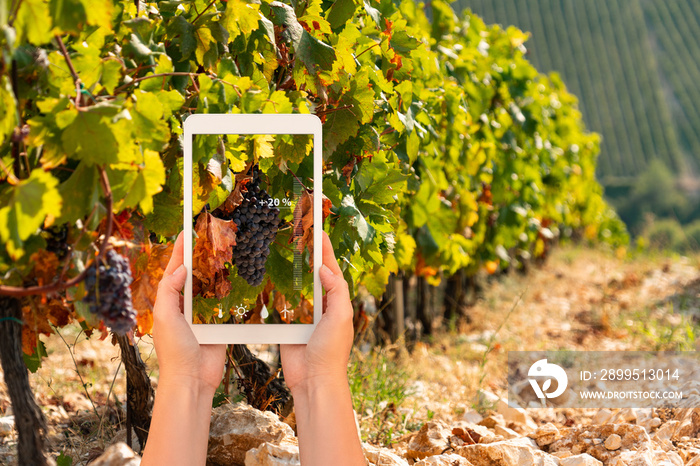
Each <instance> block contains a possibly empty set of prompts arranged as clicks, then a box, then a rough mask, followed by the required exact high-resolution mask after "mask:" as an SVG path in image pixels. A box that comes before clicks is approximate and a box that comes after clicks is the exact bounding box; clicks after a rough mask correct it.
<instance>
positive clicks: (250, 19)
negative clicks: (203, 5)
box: [220, 0, 261, 42]
mask: <svg viewBox="0 0 700 466" xmlns="http://www.w3.org/2000/svg"><path fill="white" fill-rule="evenodd" d="M259 8H260V5H257V4H255V3H248V2H244V1H241V0H229V1H228V3H227V4H226V11H224V14H223V16H222V17H221V20H220V23H221V24H222V25H223V26H224V28H225V29H226V31H228V33H229V42H230V41H233V39H235V38H236V37H238V35H240V34H245V35H246V36H247V35H249V34H250V33H251V32H252V31H254V30H256V29H258V27H259V25H258V22H259V21H260V18H261V15H260V11H259Z"/></svg>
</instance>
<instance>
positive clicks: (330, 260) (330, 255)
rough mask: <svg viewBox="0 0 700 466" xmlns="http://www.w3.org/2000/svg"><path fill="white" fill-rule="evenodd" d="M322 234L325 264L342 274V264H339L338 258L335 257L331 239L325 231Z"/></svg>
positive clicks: (334, 271)
mask: <svg viewBox="0 0 700 466" xmlns="http://www.w3.org/2000/svg"><path fill="white" fill-rule="evenodd" d="M321 234H322V235H323V241H322V242H323V265H325V266H326V267H328V268H329V269H331V271H332V272H333V273H334V274H336V275H341V276H342V275H343V272H341V270H340V266H338V260H337V259H336V258H335V252H333V244H331V239H330V238H329V237H328V234H327V233H326V232H325V231H323V232H321Z"/></svg>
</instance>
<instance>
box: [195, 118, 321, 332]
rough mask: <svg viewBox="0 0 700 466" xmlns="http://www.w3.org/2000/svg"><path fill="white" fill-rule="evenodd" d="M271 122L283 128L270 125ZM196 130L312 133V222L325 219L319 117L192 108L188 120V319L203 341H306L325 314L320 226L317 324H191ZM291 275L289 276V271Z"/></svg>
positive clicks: (316, 234)
mask: <svg viewBox="0 0 700 466" xmlns="http://www.w3.org/2000/svg"><path fill="white" fill-rule="evenodd" d="M268 128H279V129H280V130H279V131H271V130H269V129H268ZM196 134H242V135H246V134H251V135H252V134H265V135H275V134H310V135H313V138H314V148H313V150H314V153H313V157H314V162H313V163H314V166H313V173H314V180H313V190H314V193H315V194H316V195H315V196H314V203H313V208H314V214H313V215H314V225H323V223H322V217H321V213H322V205H321V198H322V196H321V186H322V185H323V182H322V178H321V177H322V172H321V165H322V158H323V152H322V133H321V120H319V118H318V117H317V116H316V115H310V114H284V115H280V114H193V115H190V116H189V117H187V119H186V120H185V123H184V155H185V159H184V173H183V175H184V206H183V208H184V215H183V218H184V225H183V227H184V228H183V230H184V248H185V250H184V264H185V267H186V268H187V280H186V282H185V299H184V303H185V309H184V314H185V319H186V320H187V323H188V324H189V325H190V328H192V331H193V332H194V335H195V336H196V337H197V340H198V341H199V342H200V343H224V344H234V343H236V344H261V343H266V344H276V343H307V342H308V341H309V337H311V334H312V333H313V331H314V329H315V328H316V325H317V324H318V322H319V320H321V314H322V302H323V300H322V297H323V295H322V290H321V281H320V279H319V274H318V272H319V269H320V267H321V264H322V262H323V255H322V250H321V247H322V246H321V245H322V237H321V231H322V228H314V250H313V257H314V270H313V277H314V292H313V303H314V306H313V309H314V323H313V324H239V325H228V324H193V323H192V235H193V229H192V218H193V215H192V138H193V136H194V135H196ZM290 280H291V277H290Z"/></svg>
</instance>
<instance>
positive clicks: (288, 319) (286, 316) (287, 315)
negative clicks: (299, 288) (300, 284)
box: [272, 291, 295, 324]
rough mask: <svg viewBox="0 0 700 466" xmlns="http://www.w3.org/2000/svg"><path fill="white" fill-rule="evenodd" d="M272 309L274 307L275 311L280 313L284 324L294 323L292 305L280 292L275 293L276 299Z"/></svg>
mask: <svg viewBox="0 0 700 466" xmlns="http://www.w3.org/2000/svg"><path fill="white" fill-rule="evenodd" d="M272 307H274V308H275V310H277V312H279V314H280V317H281V318H282V321H283V322H285V323H287V324H291V323H292V321H293V320H294V314H295V312H294V309H292V305H291V304H289V302H288V301H287V298H286V297H285V296H284V295H283V294H282V293H280V292H279V291H276V292H275V298H274V300H273V302H272Z"/></svg>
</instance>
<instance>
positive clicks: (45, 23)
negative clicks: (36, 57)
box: [14, 0, 53, 45]
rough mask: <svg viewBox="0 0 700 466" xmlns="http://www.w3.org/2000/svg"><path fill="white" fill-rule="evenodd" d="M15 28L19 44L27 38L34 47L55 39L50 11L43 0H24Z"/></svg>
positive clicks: (18, 11)
mask: <svg viewBox="0 0 700 466" xmlns="http://www.w3.org/2000/svg"><path fill="white" fill-rule="evenodd" d="M14 27H15V30H16V31H17V38H16V43H18V44H21V43H22V42H23V41H24V40H25V38H26V40H28V41H29V42H30V43H32V44H34V45H42V44H45V43H47V42H49V41H50V40H51V39H52V38H53V35H52V34H51V29H52V25H51V17H50V16H49V9H48V8H46V3H45V2H44V1H43V0H23V1H22V2H21V3H20V4H19V10H17V17H16V18H15V22H14Z"/></svg>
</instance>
